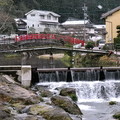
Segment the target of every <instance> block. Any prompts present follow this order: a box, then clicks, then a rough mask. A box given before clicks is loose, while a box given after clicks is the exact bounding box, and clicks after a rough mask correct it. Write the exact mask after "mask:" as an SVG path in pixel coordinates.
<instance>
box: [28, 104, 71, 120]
mask: <svg viewBox="0 0 120 120" xmlns="http://www.w3.org/2000/svg"><path fill="white" fill-rule="evenodd" d="M29 114H32V115H41V116H42V117H43V118H45V119H46V120H72V118H71V117H70V116H69V114H68V113H66V112H65V111H64V110H63V109H61V108H58V107H55V106H50V105H46V104H39V105H33V106H31V107H30V111H29Z"/></svg>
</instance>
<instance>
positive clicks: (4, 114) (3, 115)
mask: <svg viewBox="0 0 120 120" xmlns="http://www.w3.org/2000/svg"><path fill="white" fill-rule="evenodd" d="M7 117H10V114H9V113H7V112H6V111H4V110H0V120H2V119H5V118H7Z"/></svg>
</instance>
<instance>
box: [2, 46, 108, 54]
mask: <svg viewBox="0 0 120 120" xmlns="http://www.w3.org/2000/svg"><path fill="white" fill-rule="evenodd" d="M41 50H52V51H53V50H59V51H71V52H82V53H99V54H108V53H109V52H108V51H103V50H86V49H73V48H60V47H41V48H28V49H19V50H18V49H17V50H8V51H0V53H17V52H29V51H41Z"/></svg>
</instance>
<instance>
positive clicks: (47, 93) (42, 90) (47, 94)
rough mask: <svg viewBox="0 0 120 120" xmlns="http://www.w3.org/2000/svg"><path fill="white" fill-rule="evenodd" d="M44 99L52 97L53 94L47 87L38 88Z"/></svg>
mask: <svg viewBox="0 0 120 120" xmlns="http://www.w3.org/2000/svg"><path fill="white" fill-rule="evenodd" d="M36 88H37V89H38V91H39V92H40V95H41V96H42V97H52V96H53V93H52V92H51V91H49V90H48V88H47V87H45V86H36Z"/></svg>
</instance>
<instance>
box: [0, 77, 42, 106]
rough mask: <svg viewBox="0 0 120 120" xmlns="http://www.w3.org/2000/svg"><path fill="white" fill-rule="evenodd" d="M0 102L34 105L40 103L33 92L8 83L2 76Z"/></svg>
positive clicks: (0, 80)
mask: <svg viewBox="0 0 120 120" xmlns="http://www.w3.org/2000/svg"><path fill="white" fill-rule="evenodd" d="M0 101H2V102H11V103H16V102H20V101H21V102H22V103H25V104H35V103H39V102H40V98H39V97H38V96H37V95H36V94H35V93H34V92H33V91H30V90H27V89H25V88H23V87H21V86H20V85H17V84H15V83H10V82H8V81H7V80H6V79H5V78H4V77H3V76H0Z"/></svg>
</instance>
